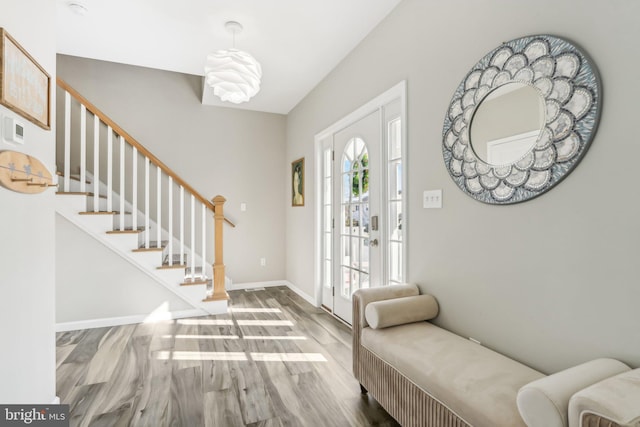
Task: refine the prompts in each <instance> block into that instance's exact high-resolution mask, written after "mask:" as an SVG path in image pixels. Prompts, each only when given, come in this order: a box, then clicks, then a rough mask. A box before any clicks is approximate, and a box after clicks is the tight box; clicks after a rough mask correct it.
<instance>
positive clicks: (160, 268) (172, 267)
mask: <svg viewBox="0 0 640 427" xmlns="http://www.w3.org/2000/svg"><path fill="white" fill-rule="evenodd" d="M186 267H187V266H186V265H185V264H173V265H169V264H162V265H161V266H160V267H158V270H171V269H178V268H186Z"/></svg>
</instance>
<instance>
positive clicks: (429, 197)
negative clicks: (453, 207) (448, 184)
mask: <svg viewBox="0 0 640 427" xmlns="http://www.w3.org/2000/svg"><path fill="white" fill-rule="evenodd" d="M422 207H423V208H425V209H440V208H441V207H442V190H429V191H425V192H424V193H423V195H422Z"/></svg>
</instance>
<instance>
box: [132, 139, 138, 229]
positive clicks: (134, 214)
mask: <svg viewBox="0 0 640 427" xmlns="http://www.w3.org/2000/svg"><path fill="white" fill-rule="evenodd" d="M131 165H132V166H131V174H132V175H133V176H132V179H131V181H132V184H131V190H132V191H131V193H132V194H131V227H132V229H133V230H137V229H138V149H137V148H136V147H133V154H131Z"/></svg>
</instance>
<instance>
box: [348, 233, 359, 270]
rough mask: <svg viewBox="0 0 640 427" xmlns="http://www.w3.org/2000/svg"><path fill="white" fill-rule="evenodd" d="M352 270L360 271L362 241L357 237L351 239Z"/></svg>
mask: <svg viewBox="0 0 640 427" xmlns="http://www.w3.org/2000/svg"><path fill="white" fill-rule="evenodd" d="M350 244H351V266H350V267H351V268H354V269H356V270H360V265H361V260H360V239H359V238H357V237H352V238H351V242H350Z"/></svg>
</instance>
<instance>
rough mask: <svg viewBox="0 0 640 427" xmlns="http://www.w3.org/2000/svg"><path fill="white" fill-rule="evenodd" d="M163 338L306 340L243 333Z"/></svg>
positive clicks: (165, 336)
mask: <svg viewBox="0 0 640 427" xmlns="http://www.w3.org/2000/svg"><path fill="white" fill-rule="evenodd" d="M162 338H163V339H171V338H175V339H180V340H239V339H243V340H278V341H279V340H283V341H284V340H287V341H301V340H306V339H307V337H304V336H289V335H281V336H272V335H245V336H243V337H242V338H240V337H239V336H238V335H163V336H162Z"/></svg>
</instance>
